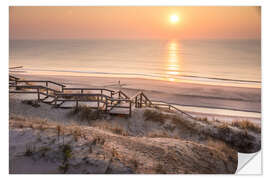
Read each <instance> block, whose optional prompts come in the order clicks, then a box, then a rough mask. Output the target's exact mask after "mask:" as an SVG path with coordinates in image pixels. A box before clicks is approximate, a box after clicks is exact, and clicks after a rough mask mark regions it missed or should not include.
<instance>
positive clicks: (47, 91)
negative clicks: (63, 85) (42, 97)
mask: <svg viewBox="0 0 270 180" xmlns="http://www.w3.org/2000/svg"><path fill="white" fill-rule="evenodd" d="M46 88H47V89H46V93H47V96H48V94H49V90H48V81H46Z"/></svg>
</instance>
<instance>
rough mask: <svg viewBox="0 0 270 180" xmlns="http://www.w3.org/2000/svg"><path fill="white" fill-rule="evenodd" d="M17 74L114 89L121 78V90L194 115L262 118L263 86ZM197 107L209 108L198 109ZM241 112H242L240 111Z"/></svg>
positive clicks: (68, 83)
mask: <svg viewBox="0 0 270 180" xmlns="http://www.w3.org/2000/svg"><path fill="white" fill-rule="evenodd" d="M17 76H18V77H20V78H25V79H29V80H31V79H32V80H35V79H38V80H52V81H56V82H60V83H63V84H65V85H66V86H68V87H106V88H108V89H113V90H118V89H119V86H118V81H120V83H121V84H123V86H122V87H121V90H123V91H124V92H125V93H126V94H127V95H129V96H132V95H134V94H135V93H136V92H138V91H143V92H145V94H146V95H147V96H148V97H149V98H150V99H151V100H152V101H163V102H166V103H171V104H174V105H181V106H186V107H191V108H189V109H187V111H188V112H190V113H194V115H198V114H201V113H204V115H202V116H210V115H211V113H210V112H213V113H214V112H218V113H214V114H215V115H214V116H213V115H212V116H211V117H213V118H215V117H219V118H223V119H224V117H225V116H226V118H225V119H227V120H230V119H235V118H237V117H238V118H240V119H243V118H249V119H251V120H254V121H256V122H259V121H260V112H261V89H259V88H244V87H229V86H216V85H215V86H214V85H204V84H194V83H181V82H169V81H162V80H150V79H138V78H123V77H110V78H108V77H95V76H68V75H38V74H31V75H30V74H17ZM196 107H198V108H206V109H202V110H198V109H196ZM192 109H193V110H192ZM213 109H215V111H213ZM224 110H227V111H224ZM230 110H231V111H230ZM223 111H224V112H223ZM237 111H240V113H237ZM245 112H246V113H245Z"/></svg>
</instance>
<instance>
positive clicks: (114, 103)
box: [53, 89, 132, 116]
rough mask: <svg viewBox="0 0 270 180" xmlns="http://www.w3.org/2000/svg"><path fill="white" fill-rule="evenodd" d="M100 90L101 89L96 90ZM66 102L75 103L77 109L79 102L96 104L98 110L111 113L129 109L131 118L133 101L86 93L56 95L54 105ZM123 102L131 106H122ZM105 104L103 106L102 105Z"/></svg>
mask: <svg viewBox="0 0 270 180" xmlns="http://www.w3.org/2000/svg"><path fill="white" fill-rule="evenodd" d="M95 90H99V89H95ZM103 90H104V89H103ZM64 102H75V108H78V107H79V102H96V103H97V107H96V109H98V110H104V111H106V112H107V111H109V110H112V109H113V108H126V109H129V116H131V110H132V109H131V103H132V102H131V101H130V100H129V99H118V98H113V97H110V96H107V95H105V94H93V93H91V94H86V93H56V94H55V99H54V101H53V103H54V104H55V106H59V105H61V104H63V103H64ZM121 102H128V104H129V106H123V105H121ZM101 103H103V106H101V105H100V104H101ZM94 108H95V107H94Z"/></svg>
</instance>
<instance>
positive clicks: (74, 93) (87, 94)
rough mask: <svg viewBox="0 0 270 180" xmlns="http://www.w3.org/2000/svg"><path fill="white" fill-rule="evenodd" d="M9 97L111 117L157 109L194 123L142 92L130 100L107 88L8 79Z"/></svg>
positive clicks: (124, 95) (11, 77)
mask: <svg viewBox="0 0 270 180" xmlns="http://www.w3.org/2000/svg"><path fill="white" fill-rule="evenodd" d="M9 93H24V94H36V95H37V96H36V97H37V101H38V102H43V103H47V104H51V105H53V106H54V107H56V108H78V107H79V106H87V107H90V108H93V109H96V110H98V111H103V112H106V113H110V114H121V115H128V116H131V115H132V110H133V109H134V108H144V107H155V108H163V109H164V108H165V109H168V110H169V111H174V112H177V113H180V114H182V115H183V116H186V117H188V118H192V119H195V118H194V117H192V116H191V115H189V114H188V113H185V112H184V111H182V110H180V109H178V108H176V107H175V106H173V105H171V104H167V103H158V102H155V103H154V102H152V101H151V100H150V99H149V98H148V97H147V96H146V95H145V94H144V93H143V92H141V91H140V92H138V93H136V94H135V95H134V96H132V97H129V96H127V95H126V94H125V93H124V92H123V91H114V90H110V89H106V88H69V87H66V86H65V85H64V84H61V83H57V82H54V81H45V80H21V79H20V78H17V77H15V76H12V75H9Z"/></svg>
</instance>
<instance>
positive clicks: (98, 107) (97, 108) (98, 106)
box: [97, 96, 99, 110]
mask: <svg viewBox="0 0 270 180" xmlns="http://www.w3.org/2000/svg"><path fill="white" fill-rule="evenodd" d="M97 100H98V101H97V104H98V107H97V109H98V110H99V96H98V97H97Z"/></svg>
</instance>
